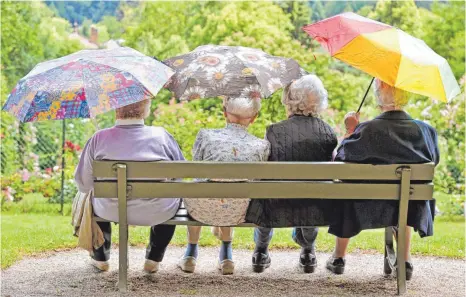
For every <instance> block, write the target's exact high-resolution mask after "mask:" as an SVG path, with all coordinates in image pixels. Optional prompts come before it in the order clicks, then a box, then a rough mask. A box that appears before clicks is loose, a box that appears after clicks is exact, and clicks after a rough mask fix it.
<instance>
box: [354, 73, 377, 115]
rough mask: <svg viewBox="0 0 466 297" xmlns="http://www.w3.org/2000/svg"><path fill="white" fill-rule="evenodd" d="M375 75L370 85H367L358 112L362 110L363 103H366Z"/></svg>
mask: <svg viewBox="0 0 466 297" xmlns="http://www.w3.org/2000/svg"><path fill="white" fill-rule="evenodd" d="M374 79H375V77H373V78H372V80H371V83H370V84H369V87H367V90H366V94H364V98H362V101H361V104H359V108H358V111H357V113H359V111H360V110H361V107H362V105H363V104H364V101H366V97H367V94H368V93H369V90H370V88H371V86H372V83H373V82H374Z"/></svg>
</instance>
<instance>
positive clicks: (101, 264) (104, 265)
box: [91, 258, 110, 271]
mask: <svg viewBox="0 0 466 297" xmlns="http://www.w3.org/2000/svg"><path fill="white" fill-rule="evenodd" d="M91 264H92V266H94V267H95V268H97V269H99V270H100V271H108V269H109V268H110V264H109V263H108V261H97V260H94V259H93V258H91Z"/></svg>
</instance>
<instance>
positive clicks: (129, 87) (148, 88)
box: [3, 47, 174, 122]
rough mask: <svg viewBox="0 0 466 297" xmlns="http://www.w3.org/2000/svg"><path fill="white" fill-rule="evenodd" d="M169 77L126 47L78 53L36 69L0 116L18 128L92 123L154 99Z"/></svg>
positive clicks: (159, 66)
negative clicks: (47, 123) (18, 124)
mask: <svg viewBox="0 0 466 297" xmlns="http://www.w3.org/2000/svg"><path fill="white" fill-rule="evenodd" d="M173 73H174V72H173V71H172V70H171V69H170V68H169V67H167V66H166V65H165V64H163V63H161V62H158V61H156V60H154V59H152V58H150V57H147V56H145V55H143V54H142V53H140V52H138V51H136V50H134V49H131V48H128V47H120V48H115V49H104V50H82V51H79V52H76V53H74V54H71V55H68V56H65V57H62V58H59V59H55V60H51V61H47V62H44V63H40V64H38V65H37V66H36V67H35V68H34V69H32V70H31V72H29V73H28V74H27V75H26V76H25V77H24V78H22V79H21V80H20V81H19V82H18V84H17V85H16V87H15V88H14V89H13V90H12V91H11V93H10V95H9V96H8V98H7V101H6V103H5V105H4V106H3V110H6V111H8V112H10V113H11V114H13V115H14V116H16V117H17V118H18V119H19V120H20V121H22V122H32V121H40V120H55V119H70V118H88V117H95V116H96V115H98V114H101V113H104V112H106V111H109V110H112V109H116V108H119V107H122V106H125V105H129V104H132V103H135V102H138V101H142V100H144V99H149V98H152V97H154V96H155V95H156V94H157V93H158V92H159V90H160V89H161V88H162V87H163V85H164V84H165V83H166V82H167V81H168V79H169V78H170V77H171V76H172V75H173Z"/></svg>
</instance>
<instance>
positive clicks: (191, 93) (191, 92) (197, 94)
mask: <svg viewBox="0 0 466 297" xmlns="http://www.w3.org/2000/svg"><path fill="white" fill-rule="evenodd" d="M204 95H205V90H204V89H202V88H201V87H198V86H196V87H191V88H189V89H187V90H186V91H184V94H183V96H181V98H180V100H181V101H191V100H194V99H199V98H202V97H204Z"/></svg>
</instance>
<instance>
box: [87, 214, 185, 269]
mask: <svg viewBox="0 0 466 297" xmlns="http://www.w3.org/2000/svg"><path fill="white" fill-rule="evenodd" d="M97 224H98V225H99V227H100V229H101V230H102V232H103V233H104V239H105V242H104V244H103V245H102V246H101V247H100V248H98V249H97V250H96V249H94V255H93V256H92V258H94V260H97V261H108V259H110V248H111V246H112V226H111V225H110V223H109V222H97ZM175 227H176V226H172V225H156V226H152V227H150V239H149V245H148V246H147V249H146V259H149V260H153V261H156V262H161V261H162V259H163V255H164V254H165V250H166V249H167V246H168V244H169V243H170V240H171V239H172V237H173V234H174V233H175Z"/></svg>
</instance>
